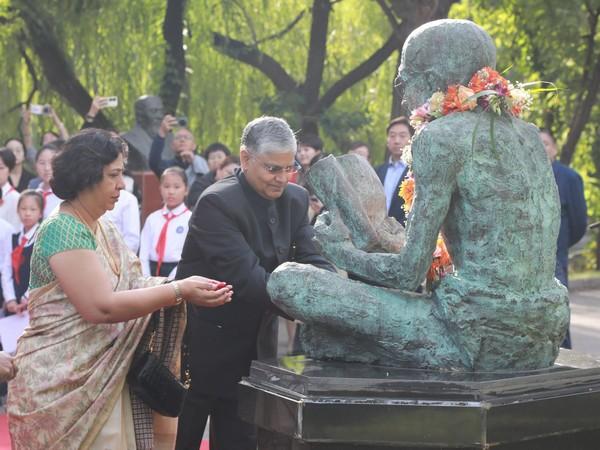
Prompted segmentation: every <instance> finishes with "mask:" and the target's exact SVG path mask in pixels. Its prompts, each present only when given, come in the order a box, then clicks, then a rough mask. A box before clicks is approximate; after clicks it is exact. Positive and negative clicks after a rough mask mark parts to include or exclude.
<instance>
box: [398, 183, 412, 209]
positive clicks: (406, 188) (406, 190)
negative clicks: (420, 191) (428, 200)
mask: <svg viewBox="0 0 600 450" xmlns="http://www.w3.org/2000/svg"><path fill="white" fill-rule="evenodd" d="M398 195H399V196H400V197H402V199H403V200H404V205H402V208H404V211H405V212H406V213H407V214H408V213H409V212H410V209H411V208H412V204H413V200H414V197H415V179H414V178H413V177H412V176H409V177H408V178H406V179H405V180H404V181H403V182H402V184H401V185H400V192H398Z"/></svg>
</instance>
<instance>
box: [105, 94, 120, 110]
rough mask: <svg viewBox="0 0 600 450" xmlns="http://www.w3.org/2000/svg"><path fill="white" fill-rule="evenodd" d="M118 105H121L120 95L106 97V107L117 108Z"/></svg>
mask: <svg viewBox="0 0 600 450" xmlns="http://www.w3.org/2000/svg"><path fill="white" fill-rule="evenodd" d="M117 106H119V97H115V96H113V97H106V106H105V108H116V107H117Z"/></svg>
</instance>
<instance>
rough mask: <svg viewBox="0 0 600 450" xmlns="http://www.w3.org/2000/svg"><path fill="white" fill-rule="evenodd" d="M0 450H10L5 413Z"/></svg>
mask: <svg viewBox="0 0 600 450" xmlns="http://www.w3.org/2000/svg"><path fill="white" fill-rule="evenodd" d="M0 450H11V449H10V437H9V436H8V423H7V422H6V415H4V414H2V415H0ZM200 450H208V441H202V445H201V446H200Z"/></svg>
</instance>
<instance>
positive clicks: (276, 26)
mask: <svg viewBox="0 0 600 450" xmlns="http://www.w3.org/2000/svg"><path fill="white" fill-rule="evenodd" d="M595 2H596V3H598V0H595ZM19 4H20V1H19V0H0V18H10V19H11V20H10V21H8V22H5V21H2V24H1V25H0V57H1V58H2V60H3V61H4V62H5V63H4V64H3V65H2V68H1V69H0V70H1V74H2V80H3V83H2V84H1V85H0V115H2V114H3V113H4V112H5V111H7V110H8V109H9V108H10V107H11V106H13V105H16V104H17V103H19V102H20V101H22V100H24V99H25V98H26V97H27V95H28V94H29V92H30V91H31V89H32V80H31V76H30V75H29V73H28V72H27V68H26V66H25V64H24V61H23V59H22V57H21V55H20V53H19V46H18V43H19V40H20V39H22V38H21V34H20V30H21V28H22V25H21V23H20V21H19V20H18V19H17V18H15V17H14V13H12V12H11V11H10V7H11V6H18V5H19ZM38 4H39V5H40V6H41V7H43V9H44V10H45V11H46V12H48V13H49V14H50V15H51V17H53V18H54V20H55V22H56V27H55V30H56V33H57V35H58V38H59V40H60V42H61V43H62V45H63V46H64V49H65V51H66V53H67V54H68V55H69V57H70V59H71V61H72V62H73V66H74V68H75V72H76V74H77V75H78V77H79V79H80V80H81V82H82V84H83V85H84V86H85V87H86V88H87V89H88V90H89V91H90V93H91V94H99V95H117V96H119V99H120V104H119V107H118V108H116V109H114V110H107V111H106V112H107V114H108V116H109V117H110V119H111V120H112V121H113V123H115V124H116V126H117V127H118V128H119V129H121V130H127V129H128V128H129V127H130V126H131V125H132V124H133V102H134V101H135V99H136V98H137V97H138V96H140V95H142V94H153V93H157V92H158V89H159V86H160V81H161V78H162V74H163V72H164V41H163V38H162V29H161V27H162V21H163V18H164V13H165V4H166V2H165V0H128V1H127V2H123V1H119V0H47V1H44V2H38ZM311 5H312V0H294V1H289V0H261V1H249V0H198V1H194V2H188V7H187V12H186V38H185V45H186V48H187V55H186V58H187V64H188V80H187V85H186V87H185V88H184V93H183V95H182V99H181V101H180V111H179V113H180V114H185V115H187V116H188V117H189V118H190V124H191V127H192V128H193V130H194V133H195V134H196V135H197V136H198V140H199V142H200V145H201V146H206V145H207V144H209V143H210V142H212V141H215V140H220V141H222V142H224V143H226V144H228V145H230V146H231V147H232V148H234V149H235V148H236V147H237V141H238V139H239V134H240V130H241V129H242V127H243V125H244V124H245V123H246V122H247V121H248V120H250V119H251V118H253V117H255V116H257V115H260V114H264V113H270V114H280V115H282V116H284V117H287V118H288V119H289V120H290V122H291V123H292V125H293V126H294V127H295V128H297V127H298V126H299V118H298V117H296V116H295V115H294V113H293V110H294V108H293V105H294V104H297V103H298V102H301V101H302V99H301V98H291V97H290V96H287V98H281V97H280V96H278V95H277V93H276V91H275V89H274V87H273V85H272V84H271V82H270V81H269V80H268V79H267V78H266V77H265V76H264V75H262V74H261V73H260V72H258V71H257V70H256V69H254V68H252V67H250V66H247V65H245V64H241V63H239V62H237V61H234V60H233V59H231V58H228V57H226V56H224V55H222V54H220V53H218V52H217V51H215V49H214V48H213V46H212V32H213V31H218V32H220V33H222V34H225V35H228V36H231V37H233V38H235V39H238V40H241V41H243V42H245V43H247V44H253V43H254V44H256V45H257V46H258V48H259V49H260V50H261V51H263V52H265V53H266V54H268V55H270V56H272V57H274V58H275V59H276V60H277V61H278V62H279V63H280V64H281V65H282V67H283V68H284V69H285V70H286V71H287V72H288V73H289V74H290V75H291V76H292V77H293V78H294V79H295V80H297V81H298V82H299V83H301V82H302V81H303V80H304V78H305V72H306V61H307V52H308V46H309V37H310V36H309V33H310V8H311ZM301 13H303V14H302V16H301V17H300V19H299V20H298V22H297V23H296V24H295V25H294V26H293V27H292V28H291V30H289V31H288V32H287V33H285V34H283V35H282V36H278V34H279V33H281V32H282V31H283V30H286V28H287V27H288V26H289V25H290V23H291V22H292V21H293V20H294V19H295V18H297V17H298V16H299V15H300V14H301ZM451 14H452V16H453V17H459V18H470V19H473V20H475V21H476V22H478V23H480V24H481V25H482V26H483V27H484V28H486V29H487V30H488V31H489V32H490V34H492V36H494V38H495V40H496V44H497V45H498V67H500V68H506V67H509V66H511V69H510V71H509V73H508V74H507V76H508V77H509V78H510V79H513V80H523V81H531V80H541V79H544V80H549V81H553V82H555V83H556V84H557V85H558V86H559V88H561V91H560V94H559V95H551V94H550V95H549V94H539V98H538V101H537V102H536V105H535V107H534V110H533V111H532V112H531V114H530V116H529V118H530V119H531V120H533V121H535V122H536V123H538V124H540V125H542V124H543V122H544V121H545V120H546V117H548V113H552V116H553V117H554V122H553V128H554V130H555V131H559V133H558V138H559V141H560V142H562V141H564V139H565V136H566V133H567V130H568V123H569V119H570V117H571V114H572V111H573V108H574V106H575V105H576V102H577V92H578V83H579V82H580V80H581V77H582V74H583V70H584V69H585V68H586V65H585V62H584V55H583V54H582V48H583V44H584V42H583V38H582V36H585V27H586V21H585V10H584V6H583V1H581V0H578V1H576V2H568V3H565V2H562V1H560V0H549V1H543V0H532V1H528V2H522V1H517V0H465V1H463V2H462V3H461V4H457V5H455V6H454V7H453V10H452V13H451ZM0 20H1V19H0ZM557 24H560V26H557ZM390 32H391V29H390V26H389V24H388V22H387V19H386V17H385V16H384V15H383V13H382V12H381V10H380V8H379V7H378V6H377V5H376V3H375V2H372V1H361V0H344V1H342V2H336V3H335V4H334V5H333V10H332V13H331V16H330V24H329V39H328V42H327V44H328V48H327V50H328V55H327V61H326V65H325V71H324V81H323V85H322V91H321V94H323V93H324V92H325V90H326V89H327V88H328V87H330V86H331V85H332V84H333V83H334V82H335V81H336V80H338V79H339V78H340V77H341V76H343V75H344V74H345V73H347V72H348V71H350V70H351V69H352V68H354V67H355V66H356V65H357V64H359V63H360V62H362V61H363V60H364V59H366V58H367V57H368V56H369V55H370V54H371V53H372V52H373V51H374V50H375V49H377V48H378V47H379V46H381V45H382V43H383V42H384V41H385V40H386V39H387V37H388V36H389V34H390ZM274 36H277V37H274ZM25 44H26V43H25ZM28 55H29V56H30V58H31V59H32V60H33V61H34V64H35V65H36V71H37V76H38V78H39V91H38V92H37V94H36V96H35V97H34V102H36V103H51V104H52V105H54V106H55V108H56V109H57V111H58V112H59V114H60V115H61V117H62V118H63V119H64V121H65V123H66V124H67V126H68V128H69V129H71V130H76V129H77V128H78V127H79V126H80V124H81V118H80V117H78V116H77V115H75V114H74V112H73V111H72V110H71V108H70V107H68V106H67V105H65V104H64V103H63V102H62V100H61V99H60V98H58V97H57V96H56V94H55V93H54V92H53V91H52V90H51V89H50V88H49V87H48V84H47V82H46V81H45V79H44V76H43V73H42V71H41V69H40V67H39V64H38V62H37V60H36V58H35V55H33V53H32V52H31V51H30V50H28ZM397 64H398V54H397V53H394V54H392V56H391V57H390V58H389V59H388V60H387V61H386V62H385V63H384V64H383V65H382V66H381V67H380V68H379V69H378V70H377V71H376V72H375V73H373V74H372V75H371V76H369V77H368V78H367V79H365V80H364V81H362V82H360V83H358V84H357V85H355V86H353V87H352V88H351V89H349V90H348V91H346V92H345V93H344V94H343V95H342V96H341V97H340V98H338V99H337V101H336V103H335V104H334V106H333V107H332V108H331V109H330V110H329V111H326V112H325V113H324V114H323V115H322V117H319V120H320V123H321V126H322V129H323V132H324V133H323V134H324V138H325V142H326V145H327V149H328V151H333V152H337V153H341V152H342V151H343V150H344V146H345V145H346V144H347V143H348V142H349V141H351V140H355V139H361V140H366V141H367V142H368V143H369V144H370V145H371V147H372V151H373V155H374V160H375V161H376V162H378V161H381V159H382V158H383V154H384V145H385V133H384V130H385V124H386V122H387V121H388V120H389V114H390V110H391V93H392V81H393V79H394V76H395V73H396V68H397ZM599 115H600V113H599V112H598V108H597V107H596V108H595V109H594V111H593V117H592V122H594V121H595V122H598V119H600V117H598V116H599ZM1 117H2V119H3V120H2V122H1V123H0V134H1V135H2V137H3V138H5V137H8V136H11V135H15V134H17V124H18V113H16V112H14V113H10V114H4V115H2V116H1ZM34 120H35V122H34V131H37V132H38V134H39V133H40V132H41V130H42V129H46V128H49V127H51V123H50V122H49V119H47V118H43V117H36V118H35V119H34ZM36 124H37V126H36ZM588 135H589V130H586V133H585V134H584V136H583V137H582V139H581V142H580V144H579V149H578V152H577V155H581V157H580V156H576V158H575V161H574V165H575V167H577V168H578V169H580V170H581V171H583V172H584V177H585V178H586V182H588V185H590V186H591V182H589V181H590V180H591V176H588V175H587V173H594V172H596V170H592V167H593V165H592V164H593V163H592V162H591V160H590V158H587V159H586V158H585V155H584V154H586V153H589V143H590V142H591V141H590V139H589V136H588ZM586 143H587V144H586ZM586 145H588V147H586ZM588 195H589V196H590V201H591V203H594V202H595V200H593V198H592V197H593V194H592V193H591V192H590V191H588ZM598 209H600V208H598V207H596V206H595V203H594V204H593V205H592V211H594V214H600V211H598Z"/></svg>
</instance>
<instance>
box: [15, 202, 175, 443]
mask: <svg viewBox="0 0 600 450" xmlns="http://www.w3.org/2000/svg"><path fill="white" fill-rule="evenodd" d="M53 221H55V222H57V223H58V224H59V226H58V227H59V228H60V230H61V232H62V233H63V234H64V236H63V239H65V240H69V239H71V240H73V239H76V237H77V236H80V237H81V236H83V235H84V234H85V233H88V234H89V235H91V232H90V231H89V230H88V229H87V228H85V229H81V227H84V225H83V224H81V222H79V221H77V220H76V219H75V218H73V217H72V216H69V215H67V214H61V213H59V214H56V215H53V216H51V217H49V218H48V219H47V221H45V222H44V223H43V224H42V227H41V229H40V232H39V235H38V236H39V237H38V240H37V242H36V244H35V245H36V246H37V245H39V246H43V245H45V243H44V240H45V239H44V238H45V237H46V240H47V241H48V239H49V235H50V234H51V233H44V232H43V231H44V230H43V228H45V227H46V226H50V225H51V224H52V222H53ZM47 222H48V223H47ZM100 222H101V225H100V226H99V227H98V228H99V231H97V233H96V244H97V245H96V249H95V251H96V253H97V255H98V257H99V258H100V260H101V261H102V265H103V268H104V271H105V273H106V275H107V276H108V277H109V278H110V280H111V283H112V285H113V287H114V291H122V290H128V289H136V288H140V287H148V286H153V285H157V284H160V283H162V282H164V279H162V278H144V277H142V274H141V267H140V263H139V260H138V259H137V257H136V256H135V255H134V254H133V253H131V251H129V249H128V248H127V246H126V245H125V243H124V242H123V240H122V239H121V237H120V235H119V233H118V231H117V230H116V228H115V227H114V226H113V225H112V224H110V223H109V222H108V221H103V220H101V221H100ZM57 223H54V225H53V226H54V228H55V229H56V228H57ZM61 223H64V224H65V225H64V226H61V225H60V224H61ZM102 232H103V233H104V234H102ZM54 238H56V236H54ZM70 244H71V246H70V247H68V248H70V249H73V248H87V247H85V245H84V246H82V247H78V246H77V244H74V245H73V243H72V242H70ZM108 258H111V259H112V260H111V261H109V259H108ZM37 263H38V264H42V263H40V262H39V261H37ZM111 263H112V268H111ZM115 263H116V265H115ZM34 264H36V259H35V258H33V259H32V266H33V265H34ZM117 267H118V270H117V271H116V273H115V270H114V269H116V268H117ZM44 269H46V270H47V269H48V268H44ZM73 270H74V271H76V270H77V267H73ZM34 272H35V269H34V268H33V267H32V276H33V275H34ZM32 287H33V289H32V290H31V292H30V298H29V306H28V309H29V314H30V326H29V328H27V329H26V330H25V333H24V334H23V336H22V337H21V338H20V339H19V342H18V347H17V356H16V365H17V369H18V374H17V376H16V378H15V379H14V380H13V381H12V382H11V383H10V384H9V399H8V414H9V429H10V434H11V438H12V442H13V449H14V450H37V449H40V450H42V449H43V450H48V449H56V450H58V449H60V450H66V449H74V450H75V449H95V448H97V445H98V444H102V445H104V446H103V447H100V448H108V447H105V445H106V443H103V442H102V441H104V438H103V436H104V435H105V434H106V435H107V436H108V435H110V433H113V435H114V432H115V426H116V433H117V435H121V436H120V438H121V439H122V444H120V445H119V446H120V447H123V448H127V449H129V448H131V442H133V440H134V441H135V445H136V448H137V449H138V450H141V449H150V448H152V445H153V444H152V437H153V428H152V412H151V410H150V409H149V408H148V407H147V406H146V405H145V404H143V403H142V402H141V401H140V400H139V399H137V398H136V397H135V396H133V395H131V396H129V393H128V389H127V384H126V375H127V372H128V370H129V367H130V364H131V361H132V358H133V357H134V354H135V353H136V350H137V352H138V353H139V352H143V351H144V349H145V346H144V341H145V340H147V339H148V335H147V334H145V330H146V327H147V325H148V322H149V319H150V316H146V317H143V318H139V319H136V320H130V321H128V322H122V323H114V324H109V323H107V324H93V323H89V322H86V321H85V320H84V319H83V318H82V317H81V316H80V315H79V313H78V312H77V310H76V309H75V307H74V306H73V304H72V303H71V302H70V301H69V299H68V298H67V297H66V296H65V293H64V292H63V291H62V289H61V287H60V286H59V284H58V282H57V281H51V282H49V283H47V284H45V285H43V286H39V287H36V286H34V285H33V284H32ZM166 314H174V315H175V320H174V323H175V324H176V325H175V326H174V327H173V328H172V330H170V332H171V333H174V334H175V336H176V338H175V339H171V341H172V342H174V343H175V344H174V345H173V347H174V348H173V351H172V352H169V353H168V355H169V356H168V361H165V364H167V365H168V366H169V367H170V368H171V370H173V371H174V372H175V370H176V369H177V366H178V358H179V344H180V342H181V338H182V335H183V330H184V327H185V307H184V305H179V306H177V307H174V308H169V309H167V310H164V311H161V313H160V316H161V321H160V325H159V327H160V326H161V325H163V324H164V318H165V315H166ZM161 331H163V332H164V330H160V331H159V332H158V333H156V337H155V338H154V345H155V346H156V345H158V346H160V344H161V343H160V341H159V342H157V337H158V338H159V339H160V337H162V338H164V334H163V333H161ZM140 342H141V343H140ZM138 344H139V345H138ZM130 398H131V400H130ZM115 421H116V422H115ZM119 422H120V423H119ZM109 428H110V429H109ZM117 448H118V447H117ZM111 450H114V448H112V447H111Z"/></svg>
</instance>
